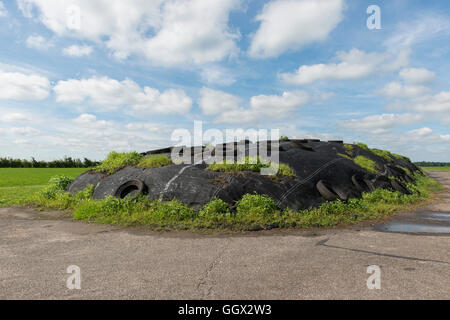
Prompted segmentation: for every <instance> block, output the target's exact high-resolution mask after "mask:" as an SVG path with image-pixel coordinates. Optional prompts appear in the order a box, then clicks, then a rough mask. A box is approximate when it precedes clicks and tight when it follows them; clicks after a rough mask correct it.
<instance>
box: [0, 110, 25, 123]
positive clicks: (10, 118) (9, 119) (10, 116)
mask: <svg viewBox="0 0 450 320" xmlns="http://www.w3.org/2000/svg"><path fill="white" fill-rule="evenodd" d="M28 121H30V118H29V117H28V116H26V115H24V114H22V113H18V112H12V113H6V114H3V115H1V116H0V122H4V123H14V122H28Z"/></svg>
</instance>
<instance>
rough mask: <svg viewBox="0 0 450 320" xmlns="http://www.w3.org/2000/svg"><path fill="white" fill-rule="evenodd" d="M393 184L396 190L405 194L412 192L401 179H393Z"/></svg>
mask: <svg viewBox="0 0 450 320" xmlns="http://www.w3.org/2000/svg"><path fill="white" fill-rule="evenodd" d="M391 185H392V188H394V190H395V191H398V192H401V193H403V194H411V191H409V190H408V188H407V187H406V186H405V185H404V184H403V183H401V182H400V181H397V180H392V181H391Z"/></svg>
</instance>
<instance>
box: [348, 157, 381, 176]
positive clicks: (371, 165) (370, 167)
mask: <svg viewBox="0 0 450 320" xmlns="http://www.w3.org/2000/svg"><path fill="white" fill-rule="evenodd" d="M353 161H354V162H355V163H356V164H357V165H358V166H360V167H361V168H363V169H366V170H367V171H369V172H372V173H376V172H377V171H378V170H380V167H379V166H378V165H377V164H376V162H375V161H372V160H370V159H369V158H366V157H364V156H357V157H356V158H355V159H353Z"/></svg>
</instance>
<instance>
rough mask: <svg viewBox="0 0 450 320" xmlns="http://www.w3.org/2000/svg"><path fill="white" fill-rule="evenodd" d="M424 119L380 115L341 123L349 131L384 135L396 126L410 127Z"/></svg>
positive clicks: (414, 115) (409, 115) (407, 115)
mask: <svg viewBox="0 0 450 320" xmlns="http://www.w3.org/2000/svg"><path fill="white" fill-rule="evenodd" d="M421 119H422V117H421V116H420V115H417V114H409V113H405V114H379V115H373V116H368V117H365V118H362V119H351V120H347V121H343V122H342V123H340V127H341V128H342V129H344V130H348V131H356V132H359V131H362V132H367V133H371V134H382V133H387V132H389V131H391V129H393V128H394V127H396V126H401V125H408V124H411V123H415V122H419V121H420V120H421Z"/></svg>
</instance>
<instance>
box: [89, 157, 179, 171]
mask: <svg viewBox="0 0 450 320" xmlns="http://www.w3.org/2000/svg"><path fill="white" fill-rule="evenodd" d="M170 164H172V161H171V160H170V158H169V157H167V156H165V155H150V156H147V157H144V156H143V155H142V154H140V153H137V152H136V151H133V152H115V151H112V152H110V153H109V154H108V156H107V157H106V159H105V160H103V161H102V162H101V163H100V164H99V165H98V166H96V167H95V170H96V171H97V172H105V173H108V174H113V173H114V172H116V171H118V170H120V169H122V168H123V167H126V166H133V167H138V168H159V167H164V166H168V165H170Z"/></svg>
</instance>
